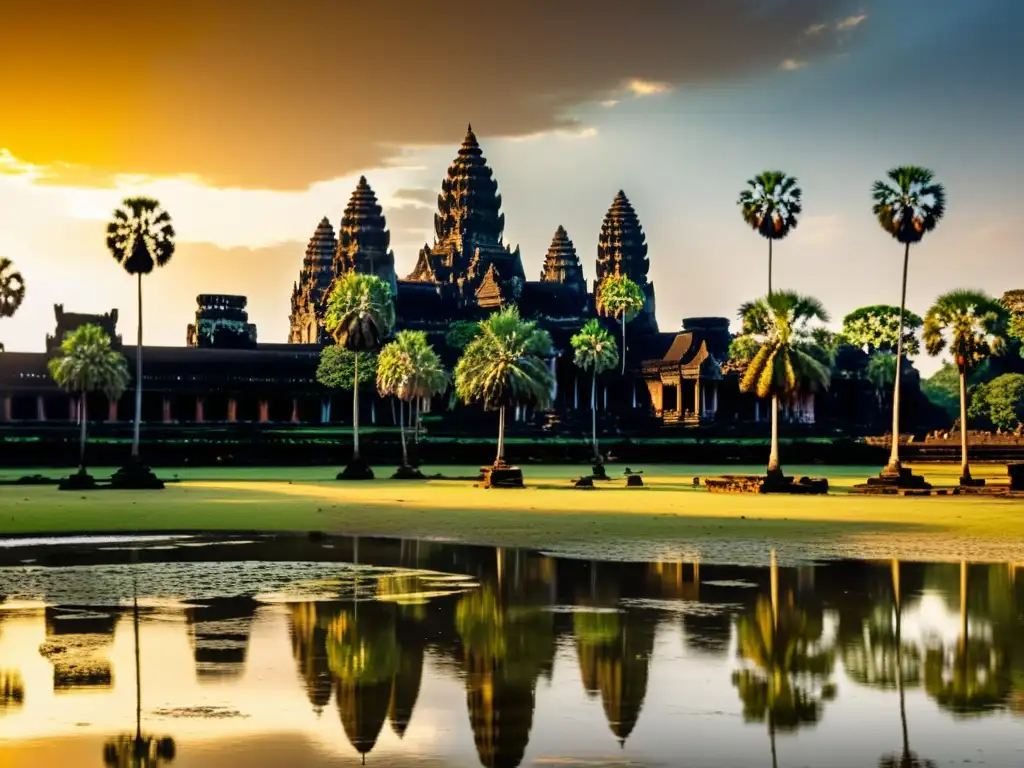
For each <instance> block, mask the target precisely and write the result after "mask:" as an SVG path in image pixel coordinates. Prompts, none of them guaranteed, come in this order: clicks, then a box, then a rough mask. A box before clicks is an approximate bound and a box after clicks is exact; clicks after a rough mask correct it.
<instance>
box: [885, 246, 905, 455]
mask: <svg viewBox="0 0 1024 768" xmlns="http://www.w3.org/2000/svg"><path fill="white" fill-rule="evenodd" d="M909 265H910V243H907V244H906V245H905V246H904V248H903V288H902V291H901V292H900V320H899V328H898V331H897V336H896V382H895V383H894V385H893V388H892V451H891V453H890V454H889V464H888V465H887V466H886V468H885V469H884V470H883V474H890V475H898V474H899V473H900V468H901V465H900V389H901V387H900V384H901V379H902V378H903V376H902V369H903V314H904V312H905V311H906V306H907V267H908V266H909Z"/></svg>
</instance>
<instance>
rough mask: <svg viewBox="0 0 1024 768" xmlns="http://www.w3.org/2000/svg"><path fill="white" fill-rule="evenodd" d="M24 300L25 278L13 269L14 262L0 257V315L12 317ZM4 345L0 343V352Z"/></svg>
mask: <svg viewBox="0 0 1024 768" xmlns="http://www.w3.org/2000/svg"><path fill="white" fill-rule="evenodd" d="M23 301H25V280H24V278H22V276H21V272H17V271H15V269H14V262H12V261H11V260H10V259H8V258H5V257H0V317H13V316H14V313H15V312H17V311H18V307H20V306H21V303H22V302H23ZM3 351H4V345H3V344H0V352H3Z"/></svg>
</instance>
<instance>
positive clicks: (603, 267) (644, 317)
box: [594, 190, 658, 332]
mask: <svg viewBox="0 0 1024 768" xmlns="http://www.w3.org/2000/svg"><path fill="white" fill-rule="evenodd" d="M650 268H651V262H650V260H649V259H648V258H647V237H646V236H645V235H644V230H643V227H641V226H640V219H639V218H638V217H637V215H636V211H634V210H633V205H632V204H631V203H630V202H629V198H627V197H626V193H625V192H623V191H622V190H619V194H617V195H616V196H615V200H614V201H613V202H612V207H611V208H609V209H608V213H607V214H605V217H604V223H603V224H602V225H601V235H600V238H599V239H598V242H597V263H596V265H595V278H594V303H595V305H597V302H598V298H599V296H600V295H601V283H602V282H604V280H605V279H606V278H607V277H609V276H612V275H625V276H626V277H628V278H629V279H630V280H632V281H633V282H634V283H636V284H637V285H638V286H640V290H641V291H642V292H643V294H644V308H643V309H642V310H641V311H640V314H639V315H638V316H637V317H636V318H635V319H634V320H633V322H632V323H631V326H635V327H637V328H638V329H643V330H646V331H650V332H656V331H657V330H658V321H657V319H656V318H655V316H654V284H653V283H652V282H650V281H649V280H648V279H647V272H648V271H649V270H650Z"/></svg>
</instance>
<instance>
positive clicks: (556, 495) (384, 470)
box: [0, 465, 1024, 561]
mask: <svg viewBox="0 0 1024 768" xmlns="http://www.w3.org/2000/svg"><path fill="white" fill-rule="evenodd" d="M622 469H623V468H622V467H620V466H615V467H609V475H610V476H611V477H612V478H613V479H612V480H611V481H610V482H608V483H601V482H599V483H597V485H598V489H597V490H594V491H581V490H575V489H573V488H572V483H571V480H572V479H573V478H574V477H578V476H579V475H580V474H582V473H584V472H588V473H589V468H588V467H572V466H527V467H524V472H525V475H526V480H527V488H526V489H524V490H484V489H481V488H477V487H474V484H473V483H472V482H470V481H466V480H429V481H427V482H422V481H395V480H389V479H379V480H375V481H372V482H353V483H344V482H338V481H336V480H334V479H333V477H334V474H335V473H336V472H337V468H332V467H260V468H189V469H169V470H161V471H158V473H159V474H160V475H161V476H162V477H163V478H165V479H171V478H177V479H178V480H179V481H180V482H176V483H168V486H167V489H166V490H164V491H156V492H147V491H97V492H91V493H73V492H61V491H58V490H57V489H56V488H55V487H53V486H0V535H3V534H29V533H34V534H47V533H71V532H79V533H80V532H99V531H175V530H178V531H200V530H207V531H226V530H235V531H314V530H315V531H324V532H328V533H342V534H361V535H374V534H377V535H385V536H400V537H407V538H438V539H450V540H456V541H464V542H469V543H479V544H494V545H501V546H521V547H536V548H541V549H547V550H559V551H564V552H574V553H577V554H581V555H590V556H602V557H618V558H633V557H635V558H652V557H663V556H666V555H669V554H671V555H673V556H676V555H679V556H682V555H687V554H700V555H701V556H702V557H707V558H710V559H719V560H721V559H727V560H733V561H738V560H747V559H750V557H755V555H756V553H762V552H764V551H765V550H766V549H767V548H769V547H775V548H779V549H780V550H789V552H790V554H792V555H795V556H807V557H830V556H858V557H890V556H899V557H903V558H908V559H943V560H946V559H960V558H961V557H967V558H969V559H972V560H978V559H988V560H1012V561H1024V501H1020V500H1007V499H996V498H986V497H976V496H975V497H967V496H961V497H940V498H889V497H882V498H880V497H870V496H869V497H865V496H856V495H851V494H849V493H847V492H846V491H847V490H848V489H849V488H850V487H851V486H852V485H853V484H855V483H858V482H863V480H864V479H865V478H866V477H867V476H869V475H870V474H872V469H871V468H867V467H800V466H790V467H787V468H786V469H787V472H789V473H791V474H794V475H797V476H800V475H803V474H807V475H817V476H821V475H825V476H827V477H828V478H829V482H830V484H831V486H832V488H833V492H832V493H831V494H830V495H829V496H827V497H790V496H733V495H719V494H711V493H708V492H707V490H705V489H704V488H695V487H693V485H692V480H693V478H694V477H695V476H698V477H707V476H709V475H713V474H720V473H734V474H739V473H745V472H750V473H754V472H757V471H758V468H757V467H735V466H734V467H721V466H718V467H712V466H694V465H685V466H648V467H646V468H645V473H644V476H643V477H644V482H645V485H646V487H645V488H643V489H627V488H625V482H624V480H623V479H622V477H621V475H622ZM392 470H393V468H392V467H378V468H377V471H378V477H381V478H386V477H389V476H390V473H391V471H392ZM475 470H476V467H427V468H425V472H427V473H428V474H431V473H434V472H436V473H441V474H443V475H445V476H448V477H455V476H468V475H472V474H473V473H474V472H475ZM915 470H916V471H918V472H921V473H923V474H924V475H925V476H926V477H927V478H928V479H929V480H930V481H931V482H933V483H935V484H936V485H939V486H941V485H949V486H951V485H954V484H955V483H956V478H957V477H958V475H959V466H955V465H923V466H919V467H915ZM1005 472H1006V469H1005V466H1003V465H991V466H985V465H978V466H976V467H975V468H974V474H975V476H979V477H987V478H989V479H992V480H996V481H1000V480H1004V479H1005ZM21 474H25V471H23V470H18V471H14V470H3V471H0V477H12V476H18V475H21ZM41 474H50V475H55V476H56V475H58V474H59V472H57V471H54V470H47V471H41ZM104 474H105V473H104V471H100V470H97V471H96V475H97V476H98V477H102V476H103V475H104ZM757 556H758V557H759V555H757ZM755 559H756V558H755Z"/></svg>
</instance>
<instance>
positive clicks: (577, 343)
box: [569, 320, 619, 464]
mask: <svg viewBox="0 0 1024 768" xmlns="http://www.w3.org/2000/svg"><path fill="white" fill-rule="evenodd" d="M569 343H570V344H571V345H572V348H573V349H574V350H576V354H575V356H574V358H573V362H574V363H576V366H577V367H578V368H581V369H582V370H584V371H590V372H591V385H590V422H591V430H592V434H593V445H594V462H595V463H597V464H600V463H601V452H600V451H599V450H598V447H597V375H598V374H599V373H604V372H605V371H608V370H611V369H612V368H614V367H615V365H616V364H617V363H618V362H619V351H618V349H616V347H615V339H613V338H612V335H611V334H610V333H608V331H606V330H605V329H604V328H602V327H601V323H600V322H598V321H597V320H588V321H587V323H586V325H584V326H583V327H582V328H581V329H580V330H579V333H577V334H576V335H574V336H573V337H572V338H571V339H570V340H569Z"/></svg>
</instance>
